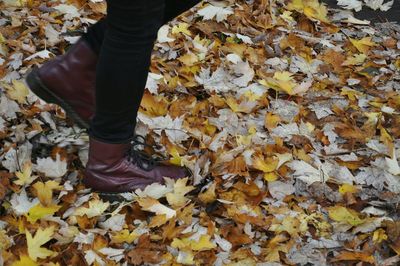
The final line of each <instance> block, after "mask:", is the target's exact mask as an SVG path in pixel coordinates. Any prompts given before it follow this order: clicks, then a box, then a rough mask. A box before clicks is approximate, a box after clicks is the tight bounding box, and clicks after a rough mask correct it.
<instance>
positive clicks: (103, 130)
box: [90, 0, 165, 143]
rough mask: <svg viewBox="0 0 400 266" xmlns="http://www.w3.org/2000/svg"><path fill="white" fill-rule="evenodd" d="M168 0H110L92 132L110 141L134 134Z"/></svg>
mask: <svg viewBox="0 0 400 266" xmlns="http://www.w3.org/2000/svg"><path fill="white" fill-rule="evenodd" d="M164 7H165V3H164V0H151V1H149V0H135V1H132V0H109V1H108V8H107V13H108V15H107V16H108V17H107V21H106V22H107V29H106V32H105V36H104V40H103V44H102V46H101V51H100V55H99V61H98V65H97V78H96V113H95V116H94V118H93V120H92V125H91V129H90V134H91V136H93V137H94V138H96V139H98V140H102V141H105V142H108V143H122V142H126V141H127V140H129V139H130V138H132V136H133V131H134V127H135V122H136V115H137V111H138V109H139V105H140V102H141V99H142V95H143V91H144V87H145V84H146V80H147V74H148V70H149V65H150V57H151V52H152V49H153V45H154V41H155V39H156V37H157V31H158V29H159V28H160V26H161V25H162V22H163V16H164Z"/></svg>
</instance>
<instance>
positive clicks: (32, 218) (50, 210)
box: [25, 204, 62, 224]
mask: <svg viewBox="0 0 400 266" xmlns="http://www.w3.org/2000/svg"><path fill="white" fill-rule="evenodd" d="M61 207H62V206H58V205H50V206H43V205H42V204H36V205H35V206H33V207H32V208H30V209H29V212H28V214H26V215H25V216H26V218H27V220H28V222H30V223H32V224H33V223H36V221H37V220H39V219H42V218H43V217H45V216H48V215H53V214H54V213H56V212H57V211H58V210H59V209H60V208H61Z"/></svg>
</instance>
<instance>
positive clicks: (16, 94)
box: [4, 80, 29, 104]
mask: <svg viewBox="0 0 400 266" xmlns="http://www.w3.org/2000/svg"><path fill="white" fill-rule="evenodd" d="M12 84H13V86H9V85H7V84H5V85H4V87H5V88H6V89H7V94H8V96H9V97H10V98H11V99H13V100H16V101H17V102H18V103H20V104H25V103H26V96H28V95H29V90H28V87H27V86H26V85H25V83H23V82H22V81H19V80H13V81H12Z"/></svg>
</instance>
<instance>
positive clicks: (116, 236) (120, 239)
mask: <svg viewBox="0 0 400 266" xmlns="http://www.w3.org/2000/svg"><path fill="white" fill-rule="evenodd" d="M139 236H140V235H139V234H138V233H137V232H136V231H132V232H129V230H128V229H124V230H122V231H119V232H113V233H112V234H111V241H112V243H116V244H121V243H128V244H131V243H132V242H133V241H135V240H136V239H138V238H139Z"/></svg>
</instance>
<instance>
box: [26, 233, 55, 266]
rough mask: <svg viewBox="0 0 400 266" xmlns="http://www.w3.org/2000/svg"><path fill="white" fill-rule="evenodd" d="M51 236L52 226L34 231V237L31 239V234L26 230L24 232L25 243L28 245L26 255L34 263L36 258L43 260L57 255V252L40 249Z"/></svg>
mask: <svg viewBox="0 0 400 266" xmlns="http://www.w3.org/2000/svg"><path fill="white" fill-rule="evenodd" d="M53 234H54V227H53V226H50V227H47V228H45V229H42V228H39V229H38V230H37V231H36V234H35V236H34V237H32V235H31V233H29V231H28V230H26V231H25V235H26V241H27V244H28V254H29V257H30V258H31V259H32V260H34V261H36V260H37V259H38V258H40V259H44V258H47V257H49V256H52V255H55V254H57V252H54V251H51V250H48V249H47V248H42V247H41V246H42V245H44V244H46V243H47V242H48V241H50V240H51V239H52V236H53Z"/></svg>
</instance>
